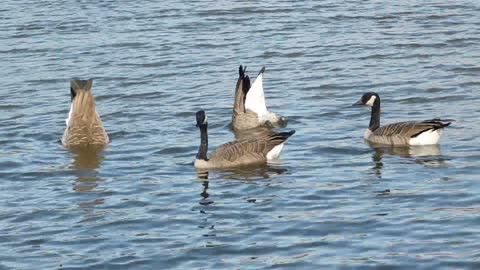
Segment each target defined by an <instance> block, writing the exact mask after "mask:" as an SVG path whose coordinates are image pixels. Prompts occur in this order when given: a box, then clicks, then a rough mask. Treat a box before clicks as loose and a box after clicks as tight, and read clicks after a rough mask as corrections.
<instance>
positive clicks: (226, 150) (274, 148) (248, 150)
mask: <svg viewBox="0 0 480 270" xmlns="http://www.w3.org/2000/svg"><path fill="white" fill-rule="evenodd" d="M206 119H207V118H206V115H205V113H204V112H203V111H199V112H197V126H198V127H199V128H200V134H201V144H200V148H199V151H198V154H197V158H196V159H195V163H194V165H195V167H196V168H200V169H211V168H231V167H238V166H246V165H255V164H265V163H267V161H268V160H270V159H273V158H276V157H278V155H279V154H280V151H281V149H282V147H283V143H284V142H285V141H286V140H287V139H288V138H289V137H290V136H292V135H293V134H294V133H295V131H294V130H292V131H289V132H280V133H275V132H272V133H269V134H268V135H266V136H259V137H255V138H249V139H239V140H235V141H232V142H229V143H225V144H223V145H220V146H219V147H218V148H217V149H216V150H215V151H213V152H212V153H211V155H210V157H209V158H207V149H208V135H207V120H206Z"/></svg>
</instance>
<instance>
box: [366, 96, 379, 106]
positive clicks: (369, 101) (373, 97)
mask: <svg viewBox="0 0 480 270" xmlns="http://www.w3.org/2000/svg"><path fill="white" fill-rule="evenodd" d="M376 99H377V97H376V96H371V97H370V99H369V100H368V101H367V103H365V105H368V106H370V107H372V106H373V103H374V102H375V100H376Z"/></svg>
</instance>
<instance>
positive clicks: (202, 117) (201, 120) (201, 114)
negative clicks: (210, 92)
mask: <svg viewBox="0 0 480 270" xmlns="http://www.w3.org/2000/svg"><path fill="white" fill-rule="evenodd" d="M196 116H197V127H199V128H206V127H207V126H208V121H207V119H208V118H207V115H206V114H205V111H198V112H197V115H196Z"/></svg>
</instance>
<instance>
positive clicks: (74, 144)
mask: <svg viewBox="0 0 480 270" xmlns="http://www.w3.org/2000/svg"><path fill="white" fill-rule="evenodd" d="M92 83H93V81H92V80H91V79H90V80H71V81H70V94H71V105H70V112H69V113H68V118H67V119H66V123H67V127H66V128H65V132H64V133H63V136H62V144H63V145H64V146H65V147H69V148H78V147H82V148H83V147H88V148H95V149H97V148H102V147H104V146H105V145H106V144H108V142H109V138H108V135H107V133H106V132H105V128H104V127H103V124H102V120H100V116H99V115H98V112H97V110H96V108H95V99H94V97H93V95H92V91H91V89H92Z"/></svg>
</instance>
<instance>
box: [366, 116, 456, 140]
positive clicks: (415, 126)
mask: <svg viewBox="0 0 480 270" xmlns="http://www.w3.org/2000/svg"><path fill="white" fill-rule="evenodd" d="M449 121H451V120H441V119H431V120H425V121H420V122H415V121H409V122H399V123H395V124H390V125H386V126H383V127H381V128H378V129H376V130H375V131H374V132H373V133H374V134H375V135H376V136H384V137H390V136H402V137H408V138H415V137H417V136H418V135H420V134H422V133H423V132H425V131H428V130H437V129H442V128H444V127H446V126H448V125H450V123H451V122H449Z"/></svg>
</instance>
